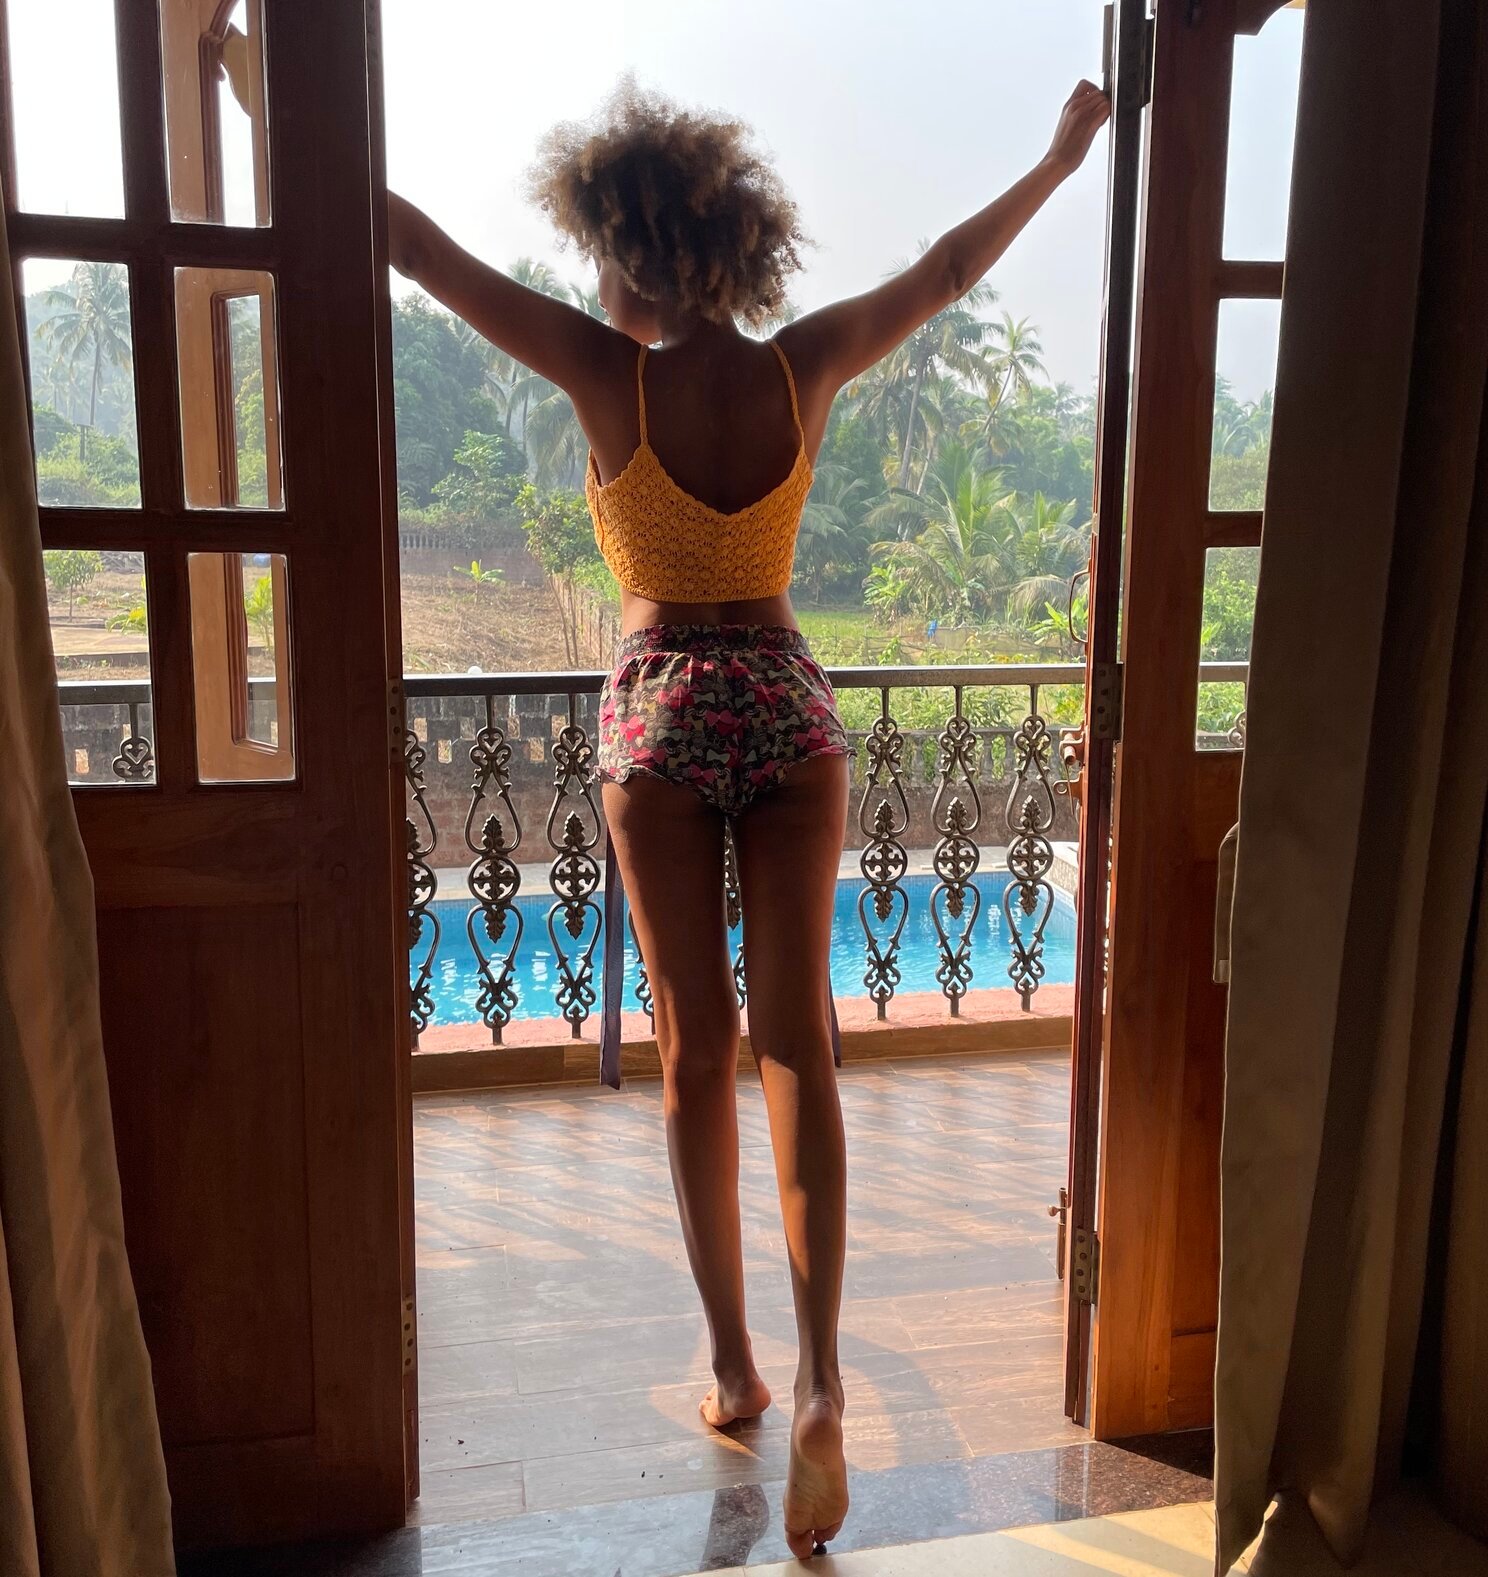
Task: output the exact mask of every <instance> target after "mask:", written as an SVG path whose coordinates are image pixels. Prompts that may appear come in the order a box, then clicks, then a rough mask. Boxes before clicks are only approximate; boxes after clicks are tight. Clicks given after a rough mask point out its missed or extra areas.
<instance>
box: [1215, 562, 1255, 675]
mask: <svg viewBox="0 0 1488 1577" xmlns="http://www.w3.org/2000/svg"><path fill="white" fill-rule="evenodd" d="M1260 567H1261V550H1260V549H1259V548H1215V549H1212V550H1211V551H1210V553H1209V556H1208V562H1207V564H1206V566H1205V570H1204V622H1203V633H1202V635H1201V637H1200V639H1201V653H1202V656H1203V658H1204V660H1205V661H1207V662H1226V663H1243V662H1245V661H1246V660H1247V659H1248V658H1249V657H1250V632H1251V627H1252V626H1253V625H1254V623H1255V602H1256V580H1257V577H1258V575H1259V574H1260Z"/></svg>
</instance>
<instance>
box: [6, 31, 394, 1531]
mask: <svg viewBox="0 0 1488 1577" xmlns="http://www.w3.org/2000/svg"><path fill="white" fill-rule="evenodd" d="M9 4H10V7H11V13H12V14H11V18H10V21H11V23H14V22H15V20H16V19H17V17H18V15H19V9H20V7H22V6H23V5H24V6H26V7H27V9H28V12H29V19H28V21H27V23H26V25H27V26H28V27H30V28H33V29H34V28H35V27H36V26H39V25H41V24H40V23H38V22H37V21H36V18H37V17H38V16H44V15H46V14H47V13H44V12H39V11H38V9H37V7H36V5H35V4H34V3H32V0H9ZM82 10H85V11H87V12H88V13H89V18H90V19H91V20H92V21H93V22H95V23H96V19H97V11H98V8H97V7H93V6H89V7H84V8H82ZM67 11H68V8H66V7H57V8H55V11H54V12H52V13H50V14H51V15H52V16H53V17H55V18H56V19H57V20H58V25H59V26H63V27H65V26H67V25H77V24H78V19H77V18H74V19H73V21H72V22H71V23H69V22H68V20H67V17H66V15H65V14H64V13H66V12H67ZM0 20H3V17H0ZM368 21H369V18H368V10H367V0H316V3H315V4H313V5H304V4H301V3H298V0H160V3H159V4H157V3H156V0H116V5H115V12H114V22H115V29H114V32H115V38H116V49H117V80H118V88H119V121H120V125H121V128H122V137H121V143H122V190H123V202H122V209H123V213H122V217H97V218H94V217H82V216H73V217H67V216H63V215H61V214H59V213H57V212H29V211H26V207H25V202H26V197H25V194H26V182H27V161H28V158H30V156H31V152H32V150H31V149H29V148H28V146H27V145H26V144H25V138H24V136H22V137H21V139H20V145H19V146H18V145H17V137H16V131H17V127H16V118H15V115H14V113H13V112H12V111H13V108H14V106H13V102H12V96H11V95H9V94H7V95H6V102H5V105H4V108H5V111H6V113H5V117H4V126H3V132H4V139H5V148H4V152H5V176H6V180H5V186H6V203H7V211H8V216H9V230H10V240H11V248H12V254H13V257H14V260H15V264H16V268H17V273H18V279H19V281H20V282H21V283H22V284H23V285H24V283H25V278H26V270H27V269H28V268H34V267H38V266H41V264H42V262H43V261H44V260H47V259H67V260H80V261H81V262H84V263H87V262H94V263H108V264H116V265H122V268H123V270H126V271H127V287H128V290H127V295H128V318H129V327H130V331H131V332H130V334H129V338H130V339H131V340H132V372H133V386H134V396H135V398H134V407H135V408H134V412H133V416H134V426H135V428H136V430H137V444H138V474H139V480H138V503H137V504H134V503H133V502H131V501H129V500H127V499H126V500H125V501H124V502H122V503H121V502H119V501H118V500H117V499H116V500H114V501H113V502H104V503H102V504H100V503H99V501H98V500H97V499H94V498H90V497H87V496H84V497H83V498H82V499H81V501H77V500H74V501H73V502H71V503H57V504H54V505H53V506H51V507H44V508H43V510H42V533H43V540H44V544H45V546H46V547H47V548H48V549H52V550H97V551H98V552H99V553H100V554H102V555H106V557H104V558H102V559H100V561H99V562H101V563H103V564H104V565H108V564H110V563H116V562H125V563H129V564H131V565H133V564H136V563H137V564H139V565H140V566H141V567H142V569H143V573H144V582H145V586H144V594H143V603H142V606H141V608H140V609H139V610H138V611H139V618H138V620H137V621H136V623H137V625H138V626H142V627H145V628H147V630H148V651H147V657H148V681H147V682H145V683H144V684H143V686H141V684H140V683H139V682H138V681H126V680H120V681H111V680H107V679H105V680H103V681H100V682H99V683H97V684H95V685H94V686H93V687H92V690H91V691H90V692H89V693H90V694H93V693H96V695H97V696H100V697H102V702H101V703H100V704H112V703H114V702H116V701H117V708H118V709H119V710H120V713H121V715H123V712H124V711H127V713H128V722H127V723H126V724H124V725H123V726H124V727H126V728H127V730H128V738H127V739H126V740H125V744H126V745H127V744H130V742H131V741H132V742H133V747H132V749H129V750H123V749H121V754H120V758H119V761H120V762H122V763H123V767H124V769H123V770H119V771H116V772H115V773H114V774H113V780H112V781H105V782H102V783H95V782H93V781H92V780H91V777H89V774H90V773H92V772H93V769H92V768H89V767H87V766H85V765H82V764H81V763H82V762H83V759H84V757H85V756H86V755H87V754H88V753H87V752H86V751H73V752H72V753H71V754H70V758H69V759H70V760H73V761H74V762H75V764H77V765H76V770H77V773H78V775H79V776H80V777H84V778H87V779H88V780H87V781H81V782H80V783H79V786H78V788H77V790H76V801H77V808H78V815H79V819H80V821H81V824H82V829H83V835H84V838H85V841H86V844H87V849H88V855H89V859H90V861H91V864H92V868H93V874H94V880H95V884H96V889H97V903H98V939H99V951H100V963H101V974H102V993H103V1017H104V1039H105V1049H106V1053H107V1058H108V1066H109V1078H110V1087H111V1091H112V1099H113V1109H114V1123H115V1130H116V1139H117V1146H118V1154H119V1166H120V1173H121V1178H122V1184H123V1195H124V1215H125V1225H126V1231H127V1238H128V1247H129V1254H130V1261H131V1265H132V1268H133V1272H134V1277H135V1283H136V1287H137V1290H138V1294H139V1300H140V1306H141V1312H142V1316H143V1321H144V1327H145V1336H146V1341H147V1343H148V1346H149V1350H150V1356H151V1360H152V1364H153V1369H154V1377H155V1386H156V1395H157V1399H158V1403H159V1412H160V1419H161V1425H162V1430H163V1433H164V1437H165V1443H166V1456H167V1463H168V1468H169V1473H170V1485H171V1494H172V1498H173V1502H174V1508H175V1517H176V1526H177V1536H178V1539H179V1541H180V1542H181V1543H182V1544H183V1545H186V1546H201V1545H213V1544H226V1543H238V1542H253V1541H258V1540H264V1539H271V1538H285V1537H300V1536H306V1535H312V1534H321V1533H332V1532H351V1531H364V1530H372V1529H378V1528H387V1527H392V1526H396V1525H399V1524H401V1522H402V1520H403V1517H404V1514H405V1511H406V1506H407V1499H408V1490H409V1476H410V1472H411V1466H410V1456H411V1453H410V1451H409V1449H408V1447H407V1446H406V1444H405V1393H406V1390H407V1388H408V1386H409V1385H410V1384H411V1379H410V1378H409V1377H411V1374H412V1366H413V1352H412V1328H413V1312H412V1300H411V1293H412V1286H411V1277H410V1276H409V1274H408V1269H407V1267H408V1264H409V1256H408V1252H407V1247H408V1238H409V1234H410V1231H411V1220H412V1206H411V1198H412V1195H411V1181H410V1177H409V1176H408V1174H407V1169H406V1159H407V1153H408V1147H407V1132H408V1128H409V1105H408V1092H407V1082H406V1075H407V1069H406V1061H407V1058H406V1051H407V1045H406V1038H407V1023H408V1013H407V1009H406V1001H405V992H406V958H405V956H404V953H403V951H402V940H403V928H404V924H405V922H404V918H403V915H402V912H401V897H400V886H401V883H402V880H403V877H402V870H401V861H400V856H401V844H402V790H401V756H400V746H401V701H400V691H399V669H400V651H399V632H398V629H397V621H396V597H395V595H390V594H389V589H388V585H387V581H386V574H387V565H388V563H389V562H390V556H389V552H388V546H389V543H388V536H387V527H388V519H389V514H388V510H387V508H386V505H387V502H388V501H387V498H386V496H385V493H384V478H383V475H382V470H381V460H380V452H379V436H380V429H379V405H378V394H379V389H380V388H381V387H384V386H385V383H386V369H385V368H383V367H381V366H380V365H379V360H378V352H377V346H378V337H377V326H378V307H377V303H378V299H379V290H380V288H385V285H383V284H382V282H381V281H380V279H379V274H378V271H377V270H376V269H375V268H374V250H375V249H374V239H373V238H374V201H373V189H374V170H373V164H372V160H371V155H370V150H369V135H368V128H369V116H374V115H375V114H376V113H377V111H378V107H377V106H376V104H375V103H373V102H371V101H369V85H368V55H369V34H368ZM7 36H8V37H11V39H12V41H13V42H14V41H15V40H16V39H17V38H23V36H24V35H21V34H16V33H15V32H14V30H13V28H12V31H11V32H10V33H8V34H7ZM58 42H59V48H58V50H57V53H56V70H57V71H58V73H59V82H58V86H59V92H60V90H61V88H62V86H63V83H62V77H63V76H64V75H65V73H66V72H67V70H68V55H67V51H66V49H65V43H66V39H65V34H63V35H59V40H58ZM59 102H60V100H59ZM88 112H89V113H92V107H91V106H90V108H89V111H88ZM22 130H23V131H24V128H22ZM225 150H227V151H225ZM229 153H231V157H229ZM18 173H19V178H20V185H19V189H18V187H17V175H18ZM379 217H380V216H379ZM53 267H54V268H55V265H53ZM121 277H122V276H121ZM18 295H19V292H18ZM43 300H44V298H43V297H42V296H41V295H39V294H38V293H36V292H33V293H32V302H31V304H30V305H29V306H28V307H27V308H26V309H24V310H26V311H31V310H36V308H35V304H36V303H37V302H38V301H43ZM30 326H31V325H23V334H24V333H25V331H26V329H27V328H28V327H30ZM56 342H57V341H56V337H55V336H54V337H53V340H51V341H47V343H56ZM36 343H40V342H39V341H38V342H36ZM31 370H32V385H33V398H34V399H35V400H36V401H37V403H38V404H42V403H44V402H43V401H42V399H41V395H40V388H41V380H42V374H43V372H44V371H45V370H46V369H43V368H40V367H36V366H33V367H32V369H31ZM49 398H50V396H49ZM58 420H59V418H58V416H57V414H56V413H55V412H49V413H48V414H47V415H46V418H45V421H43V418H42V417H41V416H38V417H37V419H36V422H37V433H38V442H39V443H40V441H41V438H42V436H43V429H45V431H46V433H51V432H52V431H53V429H54V428H55V427H56V425H57V423H58ZM112 441H113V440H111V442H112ZM118 441H119V442H122V441H123V440H122V439H120V440H118ZM87 442H88V438H87V434H86V433H83V434H82V435H81V436H80V438H79V447H80V449H82V450H83V451H84V452H86V449H87ZM92 443H93V444H94V452H95V453H96V452H97V451H98V447H99V445H101V443H102V439H101V437H97V436H95V437H94V438H93V439H92ZM50 474H51V473H50V472H48V476H50ZM84 480H85V481H86V480H87V478H84ZM48 485H49V486H50V485H51V484H50V482H49V483H48ZM90 485H91V484H90ZM85 491H86V490H85ZM57 622H58V627H59V628H60V627H61V624H62V623H63V622H65V621H63V620H62V617H61V616H60V615H59V616H58V621H57ZM73 625H74V628H73V632H72V633H73V634H76V633H77V630H76V621H75V620H74V621H73ZM127 628H128V625H127V623H126V626H125V629H126V631H127ZM117 633H118V632H117V631H116V630H115V629H114V628H113V627H112V625H110V626H109V627H108V628H107V629H105V630H102V631H100V632H99V633H98V634H97V636H96V637H93V639H95V641H96V642H98V643H100V644H106V643H108V642H109V641H112V642H113V648H117V647H118V641H117V640H114V639H113V638H114V636H115V635H116V634H117ZM59 652H60V647H59ZM61 677H62V679H63V680H64V681H66V680H67V677H68V675H67V672H66V671H65V670H64V672H63V673H62V675H61ZM131 685H133V688H131ZM111 686H113V688H110V687H111ZM75 693H76V692H74V691H73V689H72V688H71V687H70V686H69V685H68V684H67V683H65V682H64V685H63V702H64V714H66V713H67V710H68V707H69V705H70V697H71V696H73V695H74V694H75ZM120 698H122V699H120ZM74 710H78V708H74ZM115 765H116V767H117V766H118V765H119V763H118V762H116V764H115Z"/></svg>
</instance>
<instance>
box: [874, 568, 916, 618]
mask: <svg viewBox="0 0 1488 1577" xmlns="http://www.w3.org/2000/svg"><path fill="white" fill-rule="evenodd" d="M909 594H910V580H909V576H908V575H906V574H905V573H904V572H903V571H902V570H898V569H895V568H894V567H893V566H892V565H891V564H875V565H874V566H873V568H872V569H870V570H869V571H868V578H867V580H865V581H864V582H863V601H864V602H865V603H867V605H868V606H869V607H870V608H872V609H873V611H874V612H875V613H876V614H878V616H879V617H880V618H888V617H890V616H891V615H893V614H896V613H903V612H904V611H905V609H906V608H908V606H909Z"/></svg>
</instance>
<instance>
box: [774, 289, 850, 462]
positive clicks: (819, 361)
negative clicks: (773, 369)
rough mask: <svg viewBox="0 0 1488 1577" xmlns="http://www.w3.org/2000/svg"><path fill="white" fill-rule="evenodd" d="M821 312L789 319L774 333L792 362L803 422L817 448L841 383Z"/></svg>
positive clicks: (797, 398) (779, 344)
mask: <svg viewBox="0 0 1488 1577" xmlns="http://www.w3.org/2000/svg"><path fill="white" fill-rule="evenodd" d="M818 318H819V314H817V313H812V314H811V315H810V316H808V317H804V318H798V319H796V321H795V322H793V323H787V324H786V325H785V326H784V327H783V328H782V329H781V330H780V331H779V332H778V333H777V334H776V335H775V336H774V339H775V343H776V344H777V345H778V346H779V347H780V349H781V350H782V351H783V352H784V353H785V359H786V361H787V362H789V363H790V369H791V377H792V379H793V380H794V382H795V385H796V401H797V403H798V404H799V405H800V408H801V425H802V427H803V428H805V430H806V434H807V438H808V440H809V441H810V443H811V447H812V449H813V451H814V449H815V446H816V444H817V443H819V442H820V440H821V435H822V433H823V432H825V431H826V426H827V416H828V413H829V412H830V411H831V409H832V401H833V400H834V399H835V398H836V397H837V391H838V390H839V389H840V388H841V387H842V380H841V378H840V377H839V376H838V375H837V370H836V367H835V365H834V360H833V357H832V354H831V339H830V334H829V333H824V332H823V331H822V325H821V323H820V322H819V321H818Z"/></svg>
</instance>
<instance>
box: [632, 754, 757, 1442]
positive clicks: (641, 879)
mask: <svg viewBox="0 0 1488 1577" xmlns="http://www.w3.org/2000/svg"><path fill="white" fill-rule="evenodd" d="M603 795H604V808H605V817H606V820H607V821H608V823H609V828H610V836H611V838H612V839H613V840H614V844H615V854H616V856H617V858H618V859H619V862H620V871H621V874H622V875H623V876H624V878H625V886H626V890H627V893H628V894H629V897H630V901H631V907H632V913H633V914H634V917H635V927H636V935H637V937H638V938H639V939H640V944H641V957H642V958H643V959H644V960H645V962H646V973H647V977H648V978H649V980H650V983H651V996H652V1003H653V1005H654V1007H655V1010H656V1040H657V1044H658V1046H659V1048H660V1051H661V1066H662V1078H663V1081H664V1091H665V1108H664V1109H665V1114H666V1134H667V1150H668V1153H669V1155H670V1157H671V1164H672V1182H673V1185H674V1187H675V1188H676V1192H677V1208H678V1213H679V1214H680V1216H681V1218H682V1236H683V1239H684V1240H685V1242H686V1244H687V1260H688V1263H689V1264H690V1265H691V1267H692V1275H693V1280H694V1281H696V1282H697V1288H698V1293H699V1295H700V1296H701V1298H702V1302H703V1311H704V1313H705V1314H706V1316H707V1320H708V1332H709V1336H710V1337H711V1340H712V1346H713V1373H714V1376H715V1377H716V1379H717V1382H718V1383H717V1384H716V1385H715V1386H714V1387H713V1389H712V1390H711V1391H709V1393H708V1394H707V1396H705V1397H704V1398H703V1401H702V1404H701V1407H700V1411H701V1412H702V1415H703V1417H704V1419H706V1420H707V1422H708V1423H710V1424H712V1425H714V1426H719V1425H722V1424H727V1423H731V1422H732V1421H733V1420H734V1419H735V1418H749V1417H753V1416H754V1415H755V1414H757V1413H762V1412H763V1411H764V1410H765V1409H766V1408H767V1407H768V1406H769V1405H770V1392H769V1390H768V1388H767V1387H766V1385H765V1382H764V1381H763V1380H762V1379H761V1378H760V1375H759V1371H758V1370H757V1369H756V1368H755V1366H754V1354H753V1350H752V1348H751V1345H750V1341H749V1331H748V1329H747V1327H746V1325H745V1321H744V1254H743V1248H742V1246H741V1241H740V1229H739V1123H738V1114H737V1107H736V1103H735V1080H736V1078H737V1067H738V1060H739V1008H738V1001H737V998H736V997H735V995H734V977H733V970H732V968H731V966H730V963H729V954H728V931H727V927H726V925H725V921H724V909H723V818H722V816H721V815H719V813H718V812H717V811H715V810H713V809H712V808H711V807H710V806H708V805H706V804H705V803H704V802H703V800H702V799H701V798H699V796H698V795H697V794H696V793H694V792H693V790H691V789H689V788H684V787H682V786H680V785H678V784H675V783H665V782H662V781H660V780H658V779H656V778H648V777H645V776H641V775H637V776H636V777H633V778H631V779H630V780H629V781H628V782H626V783H606V784H605V785H604V788H603Z"/></svg>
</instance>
